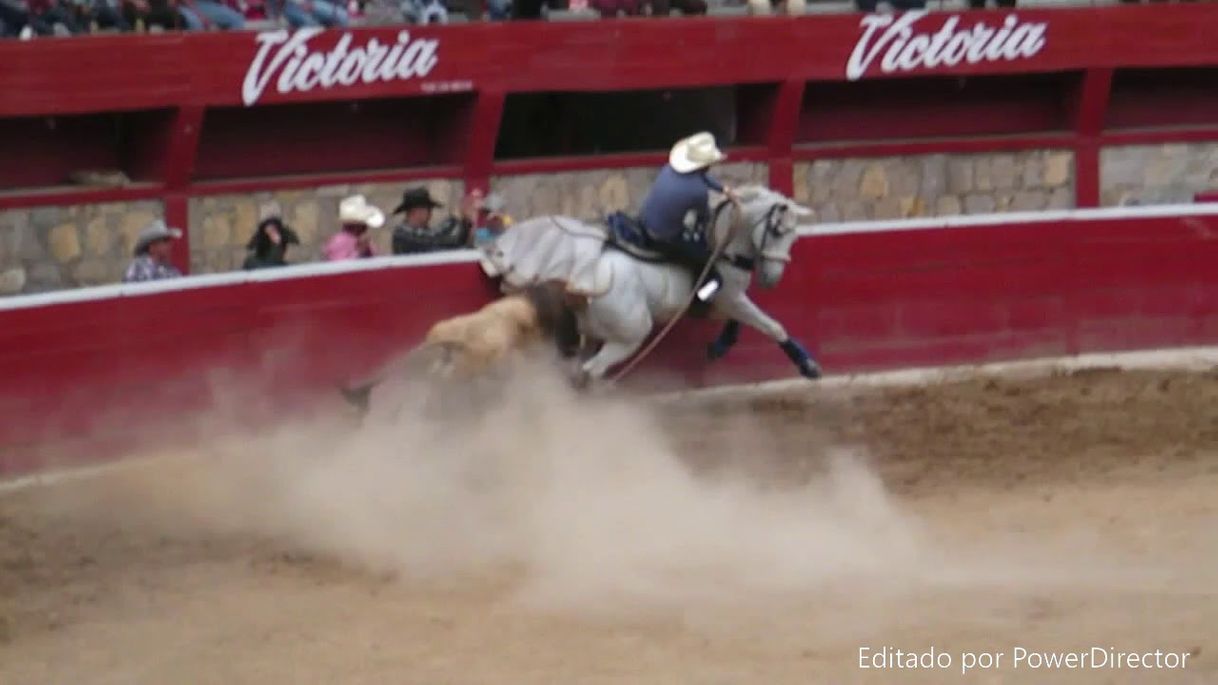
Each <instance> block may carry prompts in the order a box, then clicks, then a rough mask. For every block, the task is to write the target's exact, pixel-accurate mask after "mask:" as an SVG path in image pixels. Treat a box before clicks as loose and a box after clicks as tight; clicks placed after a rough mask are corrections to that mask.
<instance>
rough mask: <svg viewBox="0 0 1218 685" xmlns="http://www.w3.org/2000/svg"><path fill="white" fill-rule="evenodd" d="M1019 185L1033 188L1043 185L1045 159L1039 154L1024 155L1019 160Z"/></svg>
mask: <svg viewBox="0 0 1218 685" xmlns="http://www.w3.org/2000/svg"><path fill="white" fill-rule="evenodd" d="M1021 164H1022V166H1023V169H1022V170H1021V172H1020V176H1021V178H1020V179H1019V187H1020V188H1024V189H1026V190H1033V189H1036V188H1041V187H1044V185H1045V160H1044V157H1043V156H1042V155H1040V154H1032V155H1024V157H1023V158H1022V160H1021Z"/></svg>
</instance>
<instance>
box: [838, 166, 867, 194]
mask: <svg viewBox="0 0 1218 685" xmlns="http://www.w3.org/2000/svg"><path fill="white" fill-rule="evenodd" d="M862 178H863V162H862V161H860V160H857V159H847V160H845V161H844V162H842V165H841V167H840V168H839V169H838V173H837V175H836V176H835V177H834V178H833V197H835V198H842V199H854V198H857V197H858V193H859V184H860V181H861V180H862Z"/></svg>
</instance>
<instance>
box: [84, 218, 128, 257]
mask: <svg viewBox="0 0 1218 685" xmlns="http://www.w3.org/2000/svg"><path fill="white" fill-rule="evenodd" d="M120 238H121V236H120V235H119V232H118V231H117V230H115V229H114V228H113V227H112V226H111V225H110V222H109V220H108V219H107V217H106V216H105V215H101V216H97V217H94V218H92V219H90V220H89V223H87V224H85V246H86V248H87V250H88V253H89V255H91V256H93V257H110V256H113V255H112V254H111V253H112V252H114V251H115V249H114V248H115V247H116V246H117V245H118V244H119V240H120Z"/></svg>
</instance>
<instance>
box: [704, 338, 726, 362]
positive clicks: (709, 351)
mask: <svg viewBox="0 0 1218 685" xmlns="http://www.w3.org/2000/svg"><path fill="white" fill-rule="evenodd" d="M730 349H732V346H731V345H725V344H723V343H720V342H713V343H711V344H709V345H707V346H706V358H707V359H709V360H711V361H718V360H720V359H723V358H724V357H726V356H727V352H728V350H730Z"/></svg>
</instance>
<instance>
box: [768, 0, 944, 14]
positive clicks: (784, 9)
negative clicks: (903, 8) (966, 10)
mask: <svg viewBox="0 0 1218 685" xmlns="http://www.w3.org/2000/svg"><path fill="white" fill-rule="evenodd" d="M855 1H856V2H857V3H858V6H859V9H861V10H863V11H864V12H874V11H875V6H876V3H877V1H878V0H855ZM892 2H893V7H897V6H898V3H908V2H914V3H920V4H921V5H925V4H926V0H892ZM807 4H808V3H807V1H806V0H749V10H750V11H751V13H752V14H754V15H757V16H766V15H769V14H775V13H777V14H788V15H791V16H799V15H801V14H805V13H806V12H807V10H808V7H807ZM868 4H870V7H871V9H866V8H865V6H866V5H868Z"/></svg>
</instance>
